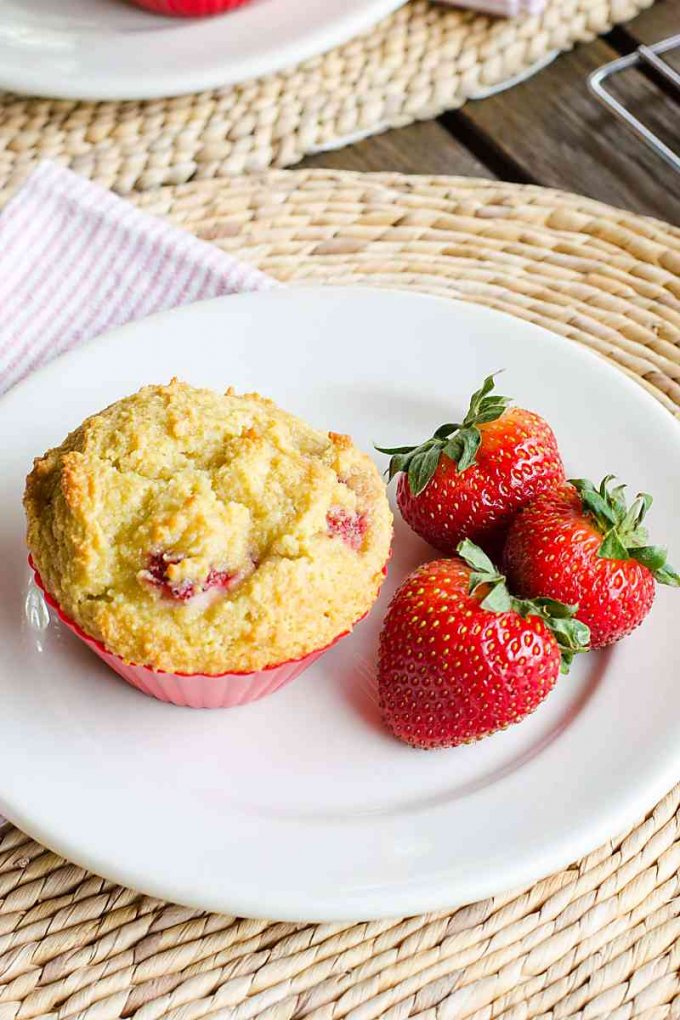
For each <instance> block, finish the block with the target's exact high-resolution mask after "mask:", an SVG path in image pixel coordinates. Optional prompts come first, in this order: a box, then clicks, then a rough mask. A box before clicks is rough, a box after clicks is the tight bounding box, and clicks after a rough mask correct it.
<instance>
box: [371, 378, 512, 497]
mask: <svg viewBox="0 0 680 1020" xmlns="http://www.w3.org/2000/svg"><path fill="white" fill-rule="evenodd" d="M493 388H494V376H493V375H489V376H487V377H486V379H485V380H484V382H483V383H482V385H481V387H480V388H479V389H478V390H476V392H475V393H473V394H472V396H471V398H470V406H469V408H468V411H467V414H466V415H465V418H464V419H463V421H462V422H447V423H446V424H445V425H440V426H439V428H438V429H437V430H436V431H435V432H434V434H433V435H432V436H431V437H430V438H429V439H426V440H425V442H423V443H419V444H418V445H416V446H391V447H390V446H376V447H375V449H376V450H377V451H378V452H379V453H385V454H387V455H388V456H389V457H390V463H389V467H388V469H387V476H388V481H392V479H393V478H394V476H395V475H397V474H399V473H400V472H405V473H406V474H407V476H408V483H409V487H410V489H411V491H412V493H413V494H414V495H415V496H417V495H419V493H421V492H422V491H423V490H424V489H425V487H426V486H427V485H428V483H429V482H430V481H431V479H432V476H433V475H434V473H435V471H436V469H437V464H438V463H439V459H440V458H441V457H442V456H444V457H448V459H449V460H450V461H451V462H452V463H453V464H455V465H456V467H457V469H458V470H459V471H465V470H467V468H469V467H470V466H471V465H472V464H474V462H475V459H476V457H477V452H478V450H479V447H480V445H481V442H482V436H481V433H480V431H479V428H478V426H479V425H484V424H486V423H487V422H491V421H496V419H497V418H500V417H501V415H502V414H503V412H504V411H505V410H506V408H507V406H508V404H509V403H510V398H509V397H504V396H501V395H500V394H499V393H492V390H493Z"/></svg>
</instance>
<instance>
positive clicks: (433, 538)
mask: <svg viewBox="0 0 680 1020" xmlns="http://www.w3.org/2000/svg"><path fill="white" fill-rule="evenodd" d="M493 388H494V377H493V376H492V375H490V376H489V377H488V378H487V379H485V380H484V383H483V385H482V387H481V389H479V390H478V391H477V392H476V393H474V394H473V395H472V398H471V400H470V407H469V410H468V412H467V414H466V415H465V418H464V419H463V421H462V422H460V423H454V424H447V425H441V426H440V427H439V428H438V429H437V431H436V432H435V433H434V435H433V436H432V438H431V439H428V440H427V441H426V442H424V443H422V444H421V445H420V446H400V447H394V448H391V449H390V448H387V449H386V448H384V447H376V449H378V450H379V451H380V452H381V453H388V454H390V455H391V460H390V465H389V469H388V472H389V478H390V480H391V479H392V478H393V477H394V476H395V475H396V474H398V473H399V472H402V474H401V477H400V478H399V483H398V487H397V503H398V504H399V509H400V510H401V513H402V516H403V517H404V520H405V521H406V522H407V524H410V526H411V527H412V528H413V530H414V531H415V532H416V533H417V534H418V535H421V536H422V538H424V539H425V540H426V541H427V542H429V543H430V544H431V545H433V546H435V548H437V549H439V550H441V552H443V553H447V554H451V553H453V552H454V551H455V550H456V548H457V546H458V543H459V542H460V541H461V540H462V539H463V538H469V539H470V540H471V541H472V542H475V543H477V544H478V545H481V546H482V547H483V548H484V549H486V551H487V552H488V553H489V554H490V555H491V556H494V555H497V554H500V552H501V550H502V547H503V541H504V539H505V535H506V533H507V529H508V527H509V525H510V522H511V520H512V518H513V517H514V515H515V514H516V513H517V511H518V510H520V509H521V508H522V507H523V506H526V504H527V503H529V502H530V501H531V500H532V499H533V498H534V497H535V496H537V495H538V494H539V493H541V492H545V491H546V490H548V489H550V488H552V487H553V486H555V485H557V484H559V483H560V482H562V481H564V468H563V466H562V460H561V458H560V454H559V450H558V449H557V441H556V440H555V436H554V435H553V432H552V430H551V428H550V426H549V425H548V424H547V422H545V421H544V420H543V418H541V417H539V415H537V414H534V413H533V412H532V411H525V410H523V409H522V408H508V403H509V398H508V397H503V396H500V395H499V394H495V393H492V390H493Z"/></svg>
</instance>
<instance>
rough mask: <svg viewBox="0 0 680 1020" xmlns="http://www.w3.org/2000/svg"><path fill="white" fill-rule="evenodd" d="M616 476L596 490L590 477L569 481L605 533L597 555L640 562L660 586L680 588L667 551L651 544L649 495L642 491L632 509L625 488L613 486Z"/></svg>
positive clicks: (677, 575)
mask: <svg viewBox="0 0 680 1020" xmlns="http://www.w3.org/2000/svg"><path fill="white" fill-rule="evenodd" d="M614 480H615V479H614V475H606V476H605V477H604V478H603V479H602V481H601V482H600V486H599V488H596V487H595V486H594V485H593V483H592V482H591V481H589V480H588V479H587V478H573V479H571V480H570V482H571V485H573V486H574V488H575V489H576V491H577V492H578V494H579V496H580V498H581V504H582V506H583V509H584V511H585V512H586V513H587V515H588V516H589V517H590V519H591V521H592V522H593V524H594V525H595V527H596V528H597V530H598V531H599V532H600V533H601V534H602V536H603V537H602V544H601V545H600V548H599V549H598V552H597V554H598V556H600V557H602V558H603V559H605V560H631V559H633V560H637V561H638V563H642V565H643V566H645V567H647V569H648V570H649V571H650V572H651V573H652V574H653V576H654V578H655V580H656V581H658V582H659V584H669V585H672V586H673V587H678V586H680V574H678V573H677V571H675V570H674V569H673V567H672V566H671V565H670V563H668V560H667V556H668V553H667V550H666V549H664V548H663V546H660V545H649V544H648V543H649V536H648V533H647V528H646V527H645V526H644V524H643V521H644V519H645V516H646V514H647V512H648V510H649V508H650V507H651V505H652V497H651V496H650V495H649V493H648V492H639V493H638V494H637V496H636V497H635V499H634V500H633V502H632V504H631V506H630V507H628V505H627V503H626V497H625V495H624V494H625V490H626V486H625V485H614V484H613V483H614Z"/></svg>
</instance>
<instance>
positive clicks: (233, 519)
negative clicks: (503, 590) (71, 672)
mask: <svg viewBox="0 0 680 1020" xmlns="http://www.w3.org/2000/svg"><path fill="white" fill-rule="evenodd" d="M24 505H25V509H26V515H27V520H28V546H29V549H30V552H31V555H32V557H33V560H34V562H35V565H36V567H37V569H38V570H39V572H40V574H41V576H42V579H43V582H44V584H45V586H46V588H47V590H48V591H49V592H50V593H51V594H52V595H53V597H54V598H55V599H56V600H57V601H58V602H59V604H60V606H61V607H62V609H63V610H64V612H66V613H67V614H68V615H69V616H70V617H71V618H72V619H73V620H75V622H76V623H78V624H79V625H80V626H81V627H82V629H83V630H84V631H85V632H86V633H87V634H89V635H90V636H92V637H94V638H97V639H98V640H100V641H102V642H103V643H104V644H105V645H106V647H107V648H108V649H109V650H110V651H112V652H114V653H115V654H117V655H119V656H120V657H121V658H123V659H124V660H125V661H127V662H134V663H137V664H139V665H146V666H151V667H152V668H154V669H159V670H166V671H168V672H175V673H193V672H196V673H222V672H241V671H251V670H259V669H263V668H265V667H267V666H272V665H276V664H278V663H281V662H285V661H288V660H290V659H296V658H299V657H302V656H304V655H306V654H308V653H309V652H311V651H314V650H315V649H318V648H321V647H324V646H325V645H327V644H328V643H330V642H331V641H332V640H333V639H334V638H335V637H336V636H337V635H339V634H341V633H343V632H344V631H346V630H348V629H350V628H351V627H352V625H353V624H354V623H355V622H356V621H357V620H358V619H360V618H361V617H362V616H363V615H364V614H365V613H366V612H367V611H368V609H369V608H370V607H371V605H372V604H373V602H374V601H375V598H376V595H377V592H378V590H379V587H380V584H381V581H382V577H383V567H384V564H385V562H386V560H387V557H388V555H389V548H390V542H391V534H392V517H391V513H390V509H389V506H388V502H387V498H386V494H385V486H384V484H383V481H382V479H381V478H380V475H379V473H378V470H377V468H376V467H375V465H374V463H373V461H372V460H371V459H370V458H369V457H368V456H367V455H366V454H364V453H362V452H361V451H360V450H358V449H357V448H356V447H355V446H354V444H353V442H352V441H351V439H350V438H349V437H348V436H344V435H338V434H336V433H333V432H330V433H327V434H326V433H323V432H319V431H317V430H316V429H313V428H311V427H310V426H309V425H307V424H305V422H303V421H301V420H300V419H299V418H296V417H294V416H293V415H291V414H288V413H287V412H285V411H283V410H281V409H280V408H279V407H277V406H276V404H274V403H273V402H272V401H271V400H267V399H265V398H263V397H261V396H259V395H258V394H256V393H250V394H244V395H242V396H239V395H237V394H236V393H235V392H234V391H233V390H231V389H230V390H228V391H227V392H226V393H225V394H224V395H220V394H218V393H214V392H213V391H211V390H207V389H196V388H194V387H192V386H189V385H187V384H186V383H182V382H180V381H178V380H176V379H173V380H172V382H171V383H170V384H169V385H167V386H146V387H144V388H143V389H142V390H140V391H139V392H138V393H136V394H134V395H132V396H130V397H126V398H125V399H123V400H119V401H118V402H116V403H115V404H112V405H111V406H110V407H108V408H107V409H106V410H104V411H102V412H101V413H100V414H96V415H94V416H92V417H91V418H88V419H87V420H86V421H85V422H83V424H82V425H81V426H80V427H79V428H77V429H76V430H75V431H74V432H72V433H71V434H70V435H69V436H68V437H67V438H66V439H65V440H64V442H63V443H62V444H61V446H58V447H56V448H55V449H52V450H49V451H48V452H47V453H46V454H45V455H44V456H43V457H40V458H38V459H36V460H35V462H34V466H33V470H32V471H31V473H30V475H29V476H28V479H27V483H26V492H25V496H24Z"/></svg>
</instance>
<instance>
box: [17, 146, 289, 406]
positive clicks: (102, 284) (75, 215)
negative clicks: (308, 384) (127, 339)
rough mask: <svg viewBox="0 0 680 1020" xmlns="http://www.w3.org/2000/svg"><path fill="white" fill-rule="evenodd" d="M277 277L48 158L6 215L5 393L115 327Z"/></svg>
mask: <svg viewBox="0 0 680 1020" xmlns="http://www.w3.org/2000/svg"><path fill="white" fill-rule="evenodd" d="M272 286H276V284H275V281H273V280H272V279H271V278H270V277H268V276H265V275H264V274H263V273H261V272H260V271H259V270H257V269H254V268H252V267H251V266H248V265H244V264H243V263H241V262H237V261H236V260H235V259H233V258H232V257H231V256H229V255H226V254H225V253H224V252H221V251H220V250H219V249H218V248H216V247H214V246H213V245H210V244H207V243H206V242H205V241H199V240H198V239H197V238H196V237H193V236H192V235H191V234H187V233H185V232H184V231H182V230H178V229H176V228H175V227H171V226H170V225H169V224H168V223H166V222H164V221H163V220H160V219H156V218H155V217H152V216H148V215H147V214H146V213H143V212H140V211H139V210H138V209H136V208H135V207H134V206H133V205H130V203H128V202H125V201H123V199H121V198H117V197H116V196H115V195H113V194H112V193H111V192H110V191H106V190H105V189H104V188H101V187H100V186H99V185H97V184H92V183H91V182H89V181H86V180H85V179H84V178H82V177H78V176H77V175H76V174H74V173H71V171H70V170H64V169H63V168H62V167H58V166H56V165H55V164H53V163H42V164H41V165H40V166H39V167H38V168H37V169H36V170H35V171H34V172H33V174H32V175H31V176H30V177H29V179H28V180H27V182H26V183H25V184H24V186H23V187H22V188H21V190H20V191H19V192H18V193H17V194H16V195H15V196H14V197H13V198H12V199H11V200H10V202H9V203H8V204H7V206H6V207H5V209H4V210H3V212H2V214H1V215H0V393H2V392H4V391H5V390H6V389H7V388H8V387H10V386H12V385H13V384H14V383H16V382H18V381H19V379H21V378H23V377H24V376H25V375H27V374H28V373H29V372H31V371H32V370H33V369H34V368H37V367H38V366H40V365H44V364H45V362H47V361H49V360H50V359H51V358H53V357H54V356H55V355H57V354H61V353H62V352H64V351H68V350H71V349H72V348H73V347H77V345H78V344H80V343H83V342H84V341H86V340H90V339H92V338H93V337H95V336H98V335H99V334H100V333H104V332H105V331H106V330H109V329H112V328H113V327H114V326H120V325H123V324H124V323H126V322H131V321H132V320H134V319H141V318H143V317H144V316H146V315H151V314H152V313H153V312H160V311H163V310H165V309H168V308H174V307H176V306H178V305H186V304H190V303H191V302H192V301H200V300H201V299H202V298H211V297H218V296H219V295H222V294H234V293H237V292H239V291H252V290H261V289H264V288H267V287H272Z"/></svg>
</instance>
